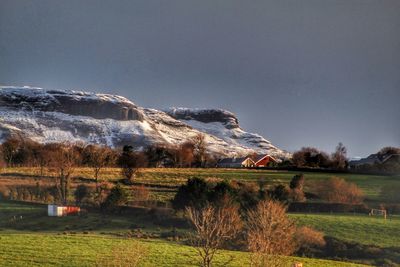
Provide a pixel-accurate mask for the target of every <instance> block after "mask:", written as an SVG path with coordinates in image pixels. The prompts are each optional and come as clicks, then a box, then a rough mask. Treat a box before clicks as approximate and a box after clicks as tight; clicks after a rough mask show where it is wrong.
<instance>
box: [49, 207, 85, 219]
mask: <svg viewBox="0 0 400 267" xmlns="http://www.w3.org/2000/svg"><path fill="white" fill-rule="evenodd" d="M80 211H81V209H80V208H79V207H75V206H58V205H55V204H49V205H47V215H48V216H52V217H61V216H67V215H76V214H79V213H80Z"/></svg>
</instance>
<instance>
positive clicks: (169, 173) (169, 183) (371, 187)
mask: <svg viewBox="0 0 400 267" xmlns="http://www.w3.org/2000/svg"><path fill="white" fill-rule="evenodd" d="M39 173H40V170H39V168H27V167H22V168H7V169H3V170H2V173H1V175H0V186H1V185H2V184H4V183H6V182H5V180H7V182H12V181H13V180H16V179H18V180H19V181H20V182H21V183H23V182H24V181H27V180H28V179H35V178H36V179H41V176H40V175H39ZM303 173H304V175H305V179H306V183H305V189H306V190H308V189H309V188H310V186H311V185H312V183H313V182H314V181H319V180H324V179H329V178H331V177H333V176H338V177H341V178H344V179H345V180H346V181H348V182H352V183H355V184H356V185H357V186H358V187H360V188H361V189H362V190H363V192H364V195H365V198H366V200H365V201H366V202H367V203H368V202H369V203H375V204H379V203H383V202H385V200H384V199H383V198H382V197H381V195H380V191H381V188H382V187H383V186H391V185H393V186H400V175H397V176H384V175H367V174H353V173H325V172H303ZM296 174H298V172H294V171H285V170H256V169H219V168H211V169H200V168H199V169H193V168H192V169H184V168H144V169H140V170H139V172H138V174H137V177H136V183H137V184H143V185H146V186H150V187H151V190H152V193H153V194H152V197H153V199H155V200H160V201H168V200H170V199H171V198H172V197H173V195H174V193H175V190H176V187H177V186H179V185H181V184H183V183H185V182H186V180H187V179H188V178H190V177H201V178H205V179H207V180H209V181H221V180H228V181H240V182H247V183H254V184H256V183H258V182H259V181H260V180H262V181H264V182H265V183H266V185H274V184H279V183H282V184H289V182H290V180H291V179H292V177H293V176H294V175H296ZM44 175H45V176H47V177H51V176H53V175H54V173H51V172H50V173H49V172H47V171H45V173H44ZM73 176H74V177H75V178H77V179H78V181H80V182H90V181H92V178H93V170H92V169H90V168H77V169H76V170H75V171H74V174H73ZM100 179H101V180H104V181H116V180H119V179H121V175H120V169H118V168H105V169H103V170H102V171H101V174H100Z"/></svg>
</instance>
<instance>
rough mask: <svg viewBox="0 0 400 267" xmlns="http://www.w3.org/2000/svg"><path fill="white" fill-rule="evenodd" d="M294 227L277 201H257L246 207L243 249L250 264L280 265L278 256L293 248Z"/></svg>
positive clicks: (287, 253)
mask: <svg viewBox="0 0 400 267" xmlns="http://www.w3.org/2000/svg"><path fill="white" fill-rule="evenodd" d="M295 231H296V227H295V225H294V223H293V222H292V221H290V220H289V218H288V217H287V216H286V208H285V206H283V205H282V204H280V203H279V202H275V201H269V200H266V201H261V202H259V204H258V205H257V207H256V208H255V209H254V210H249V211H248V213H247V220H246V241H247V249H248V250H249V251H250V252H252V259H251V260H252V265H253V266H280V265H281V264H282V262H281V257H280V255H290V254H292V253H293V252H294V251H295V250H296V243H295V241H294V234H295Z"/></svg>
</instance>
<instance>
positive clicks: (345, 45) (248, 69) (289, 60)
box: [0, 0, 400, 157]
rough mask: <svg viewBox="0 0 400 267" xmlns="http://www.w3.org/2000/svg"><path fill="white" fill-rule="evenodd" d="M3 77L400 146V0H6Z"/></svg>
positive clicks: (333, 138) (1, 19)
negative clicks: (216, 110) (224, 112)
mask: <svg viewBox="0 0 400 267" xmlns="http://www.w3.org/2000/svg"><path fill="white" fill-rule="evenodd" d="M0 84H1V85H16V86H21V85H30V86H38V87H43V88H48V89H53V88H57V89H80V90H88V91H94V92H104V93H112V94H120V95H123V96H125V97H128V98H129V99H131V100H132V101H133V102H135V103H136V104H137V105H139V106H144V107H152V108H157V109H163V108H167V107H173V106H174V107H193V108H223V109H227V110H230V111H232V112H234V113H235V114H236V115H237V116H238V118H239V122H240V124H241V126H242V128H244V129H245V130H247V131H250V132H256V133H259V134H261V135H263V136H264V137H265V138H266V139H268V140H270V141H271V142H272V143H273V144H274V145H276V146H278V147H280V148H282V149H286V150H288V151H295V150H298V149H300V148H301V147H303V146H313V147H317V148H319V149H322V150H325V151H327V152H332V151H333V150H334V149H335V147H336V145H337V143H338V142H343V143H344V145H345V146H346V147H347V149H348V154H349V156H350V157H355V156H367V155H368V154H371V153H374V152H376V151H378V150H379V149H380V148H382V147H384V146H399V147H400V104H399V102H400V1H398V0H324V1H321V0H302V1H298V0H276V1H267V0H262V1H261V0H252V1H243V0H242V1H236V0H229V1H228V0H225V1H220V0H202V1H191V0H181V1H177V0H168V1H166V0H162V1H161V0H160V1H154V0H142V1H133V0H117V1H100V0H93V1H92V0H85V1H81V0H68V1H54V0H29V1H28V0H25V1H22V0H0Z"/></svg>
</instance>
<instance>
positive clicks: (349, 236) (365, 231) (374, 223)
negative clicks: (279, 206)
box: [290, 213, 400, 247]
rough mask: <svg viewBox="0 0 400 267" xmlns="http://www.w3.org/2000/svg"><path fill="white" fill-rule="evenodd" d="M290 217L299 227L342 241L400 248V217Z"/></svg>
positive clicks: (315, 215)
mask: <svg viewBox="0 0 400 267" xmlns="http://www.w3.org/2000/svg"><path fill="white" fill-rule="evenodd" d="M290 217H291V218H292V219H293V220H295V221H296V222H297V224H299V225H307V226H311V227H313V228H314V229H317V230H320V231H323V232H324V233H325V235H327V236H332V237H336V238H338V239H341V240H346V241H353V242H357V243H360V244H365V245H378V246H380V247H399V246H400V216H391V217H389V219H387V220H384V219H383V218H382V217H370V216H368V215H353V214H304V213H294V214H290Z"/></svg>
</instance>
